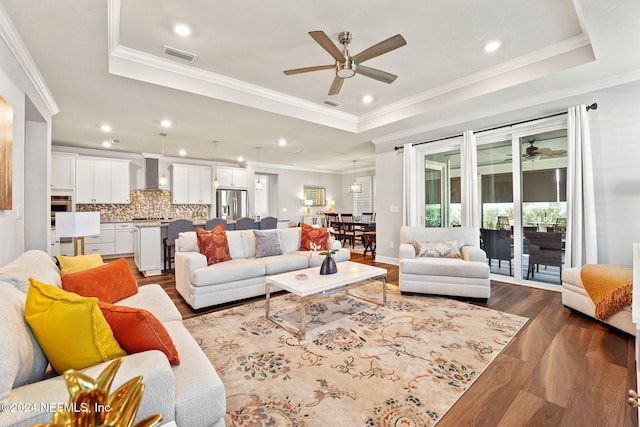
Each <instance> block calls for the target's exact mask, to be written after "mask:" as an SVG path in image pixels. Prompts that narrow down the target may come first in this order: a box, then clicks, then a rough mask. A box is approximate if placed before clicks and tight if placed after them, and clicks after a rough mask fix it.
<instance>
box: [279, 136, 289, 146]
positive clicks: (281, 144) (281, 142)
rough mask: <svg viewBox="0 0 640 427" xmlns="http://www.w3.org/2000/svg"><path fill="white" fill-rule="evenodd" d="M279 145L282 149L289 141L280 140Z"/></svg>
mask: <svg viewBox="0 0 640 427" xmlns="http://www.w3.org/2000/svg"><path fill="white" fill-rule="evenodd" d="M278 145H279V146H281V147H284V146H285V145H287V140H286V139H284V138H280V139H279V140H278Z"/></svg>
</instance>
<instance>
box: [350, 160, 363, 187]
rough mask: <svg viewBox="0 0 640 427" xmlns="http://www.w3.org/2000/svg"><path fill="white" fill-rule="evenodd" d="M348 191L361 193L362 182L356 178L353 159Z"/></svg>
mask: <svg viewBox="0 0 640 427" xmlns="http://www.w3.org/2000/svg"><path fill="white" fill-rule="evenodd" d="M349 193H362V184H360V183H359V182H358V181H357V180H356V161H355V160H354V161H353V182H352V183H351V185H350V186H349Z"/></svg>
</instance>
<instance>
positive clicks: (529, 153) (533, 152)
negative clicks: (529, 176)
mask: <svg viewBox="0 0 640 427" xmlns="http://www.w3.org/2000/svg"><path fill="white" fill-rule="evenodd" d="M526 142H527V143H528V144H529V146H528V147H527V149H526V150H525V152H524V154H523V155H522V157H523V158H525V159H526V158H540V157H552V156H560V155H562V154H567V150H552V149H551V148H546V147H543V148H539V147H536V146H535V145H533V144H534V143H535V142H536V140H535V139H530V140H528V141H526Z"/></svg>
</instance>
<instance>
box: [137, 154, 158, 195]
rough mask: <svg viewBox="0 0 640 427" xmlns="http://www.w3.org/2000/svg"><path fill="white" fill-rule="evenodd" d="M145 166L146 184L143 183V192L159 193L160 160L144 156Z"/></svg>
mask: <svg viewBox="0 0 640 427" xmlns="http://www.w3.org/2000/svg"><path fill="white" fill-rule="evenodd" d="M143 156H144V165H143V168H142V169H143V171H142V172H143V174H144V182H143V183H142V187H141V188H140V189H141V190H145V191H159V190H160V182H159V181H160V179H159V174H158V169H159V167H158V163H159V160H158V158H157V157H149V155H147V154H144V153H143Z"/></svg>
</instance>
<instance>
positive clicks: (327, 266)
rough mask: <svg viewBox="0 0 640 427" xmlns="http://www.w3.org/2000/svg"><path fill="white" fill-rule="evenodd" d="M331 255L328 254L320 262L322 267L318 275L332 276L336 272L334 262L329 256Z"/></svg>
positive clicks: (336, 268)
mask: <svg viewBox="0 0 640 427" xmlns="http://www.w3.org/2000/svg"><path fill="white" fill-rule="evenodd" d="M331 255H332V254H331V253H328V254H327V255H326V256H325V257H324V261H322V265H321V266H320V274H323V275H324V274H334V273H337V272H338V267H336V261H335V260H334V259H333V256H331Z"/></svg>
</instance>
